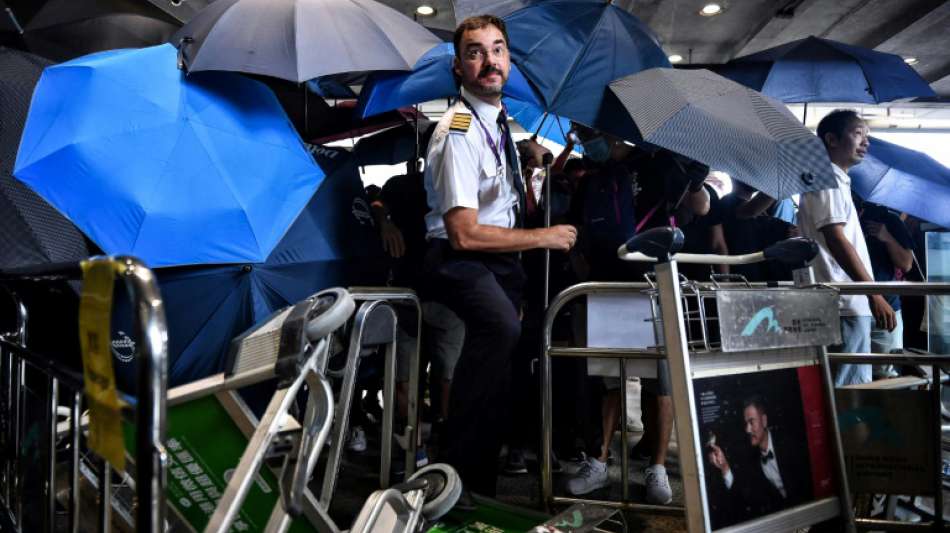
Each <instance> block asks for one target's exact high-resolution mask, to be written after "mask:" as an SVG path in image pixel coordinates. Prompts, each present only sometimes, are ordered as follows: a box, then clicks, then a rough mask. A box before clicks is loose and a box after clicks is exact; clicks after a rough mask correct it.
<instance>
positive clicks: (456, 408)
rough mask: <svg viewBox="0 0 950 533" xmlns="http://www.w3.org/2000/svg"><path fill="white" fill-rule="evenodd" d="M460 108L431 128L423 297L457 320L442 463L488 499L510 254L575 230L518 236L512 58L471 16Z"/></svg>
mask: <svg viewBox="0 0 950 533" xmlns="http://www.w3.org/2000/svg"><path fill="white" fill-rule="evenodd" d="M454 45H455V59H454V64H453V70H454V73H455V75H456V77H457V78H458V79H459V80H460V82H461V86H462V88H461V94H460V97H459V101H458V103H456V104H455V105H453V106H452V107H450V108H449V109H448V111H447V112H446V113H445V115H444V116H443V117H442V120H441V121H440V122H439V124H438V125H437V126H436V130H435V132H434V133H433V136H432V140H431V142H430V144H429V152H428V157H427V164H426V170H425V188H426V196H427V200H428V204H429V208H430V209H431V211H430V212H429V213H428V214H427V215H426V231H427V233H426V238H427V239H428V241H429V248H428V250H427V254H426V260H425V267H424V270H425V276H426V279H427V284H428V292H429V293H430V294H428V295H427V296H428V297H431V298H433V299H435V300H438V301H440V302H442V303H444V304H445V305H447V306H448V307H450V308H451V309H452V310H453V311H455V313H456V314H457V315H458V316H459V318H461V319H462V321H463V322H465V342H464V345H463V347H462V354H461V356H460V358H459V361H458V364H457V366H456V368H455V374H454V376H453V381H452V390H451V393H450V399H449V416H448V420H447V421H446V435H445V444H444V448H443V452H444V454H443V456H444V458H445V460H446V462H448V463H449V464H451V465H452V466H454V467H455V468H456V470H458V472H459V474H460V475H461V476H462V481H463V483H464V484H465V486H466V488H467V489H469V490H472V491H474V492H478V493H480V494H484V495H487V496H493V495H494V494H495V482H496V479H497V472H496V462H497V458H498V454H499V452H500V450H501V444H502V441H501V439H502V431H503V428H504V427H505V424H504V421H505V413H506V411H507V410H508V406H507V405H506V399H507V393H508V383H509V376H510V358H511V355H512V351H513V350H514V347H515V345H516V344H517V342H518V337H519V336H520V334H521V322H520V310H521V289H522V285H523V283H524V271H523V270H522V268H521V263H520V258H519V255H518V252H520V251H523V250H530V249H534V248H549V249H552V250H563V251H567V250H569V249H570V248H571V247H572V246H573V245H574V241H575V240H576V238H577V231H576V230H575V229H574V227H573V226H568V225H558V226H554V227H551V228H539V229H522V227H521V226H522V222H521V221H522V216H523V206H524V205H525V203H524V198H525V196H524V190H525V189H524V181H523V178H522V177H521V175H520V173H519V171H518V169H519V164H518V159H517V153H516V151H515V149H514V144H513V143H512V140H511V135H510V132H509V131H508V125H507V117H506V115H505V112H504V109H503V106H502V103H501V90H502V87H503V86H504V84H505V82H506V81H507V79H508V72H509V69H510V58H509V54H508V35H507V33H506V31H505V24H504V22H502V21H501V20H500V19H498V18H497V17H494V16H490V15H482V16H477V17H471V18H469V19H466V20H465V21H463V22H462V23H461V24H460V25H459V27H458V28H457V29H456V31H455V37H454Z"/></svg>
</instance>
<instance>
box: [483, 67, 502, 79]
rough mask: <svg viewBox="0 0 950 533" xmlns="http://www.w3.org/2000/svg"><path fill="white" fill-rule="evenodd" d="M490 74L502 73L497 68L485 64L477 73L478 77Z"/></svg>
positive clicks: (500, 74)
mask: <svg viewBox="0 0 950 533" xmlns="http://www.w3.org/2000/svg"><path fill="white" fill-rule="evenodd" d="M491 74H498V75H499V76H504V74H502V72H501V71H500V70H498V69H497V68H495V67H492V66H486V67H485V68H483V69H482V70H481V71H480V72H479V73H478V77H479V78H484V77H485V76H489V75H491Z"/></svg>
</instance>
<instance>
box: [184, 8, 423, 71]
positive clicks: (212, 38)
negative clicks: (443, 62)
mask: <svg viewBox="0 0 950 533" xmlns="http://www.w3.org/2000/svg"><path fill="white" fill-rule="evenodd" d="M331 14H332V15H331ZM172 42H173V43H174V44H175V45H177V46H180V47H181V52H182V58H183V60H184V63H185V66H186V67H187V69H188V71H189V72H197V71H202V70H230V71H236V72H246V73H252V74H263V75H266V76H273V77H276V78H282V79H285V80H290V81H296V82H302V81H307V80H310V79H313V78H317V77H320V76H326V75H329V74H337V73H341V72H354V71H368V70H410V69H411V68H412V66H413V65H414V64H415V63H416V61H418V60H419V58H420V57H421V56H422V54H424V53H425V52H426V51H427V50H429V49H430V48H432V47H433V46H435V45H436V44H438V43H439V42H441V41H440V39H439V38H438V37H436V36H435V35H433V34H432V33H431V32H430V31H429V30H427V29H425V28H424V27H422V26H421V25H419V24H417V23H415V22H413V21H412V20H411V19H409V18H408V17H406V16H405V15H403V14H401V13H399V12H398V11H396V10H394V9H392V8H390V7H387V6H385V5H383V4H380V3H378V2H375V1H374V0H217V1H216V2H214V3H213V4H211V5H210V6H208V7H207V8H205V9H204V10H202V11H201V12H200V13H198V14H197V15H196V16H195V18H193V19H192V20H191V21H189V22H188V24H186V25H185V27H183V28H182V29H181V31H179V32H178V33H177V34H175V36H173V37H172Z"/></svg>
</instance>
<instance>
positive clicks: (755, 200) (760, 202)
mask: <svg viewBox="0 0 950 533" xmlns="http://www.w3.org/2000/svg"><path fill="white" fill-rule="evenodd" d="M774 203H775V198H772V197H771V196H769V195H767V194H765V193H763V192H760V193H758V194H756V195H755V196H753V197H752V198H751V199H750V200H749V201H747V202H744V203H742V204H740V205H739V207H737V208H736V217H737V218H755V217H757V216H759V215H761V214H762V213H764V212H765V210H766V209H768V208H770V207H772V204H774Z"/></svg>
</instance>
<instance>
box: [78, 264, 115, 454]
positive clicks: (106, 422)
mask: <svg viewBox="0 0 950 533" xmlns="http://www.w3.org/2000/svg"><path fill="white" fill-rule="evenodd" d="M81 265H82V271H83V284H82V297H81V299H80V301H79V344H80V347H81V348H82V366H83V376H84V381H85V389H86V401H87V403H88V406H89V441H88V442H89V447H90V448H91V449H92V450H93V451H95V452H96V453H98V454H99V455H100V456H102V457H103V458H104V459H106V460H107V461H109V463H110V464H111V465H112V466H113V468H115V469H117V470H119V471H123V470H125V445H124V442H123V438H122V421H121V408H122V404H121V403H120V402H119V396H118V394H117V392H116V385H115V373H114V372H113V370H112V353H111V350H110V340H111V338H112V324H111V321H112V287H113V284H114V281H115V273H116V271H117V270H118V268H120V267H121V265H119V264H117V263H114V262H112V261H110V260H107V259H92V260H88V261H83V262H82V263H81Z"/></svg>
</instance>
